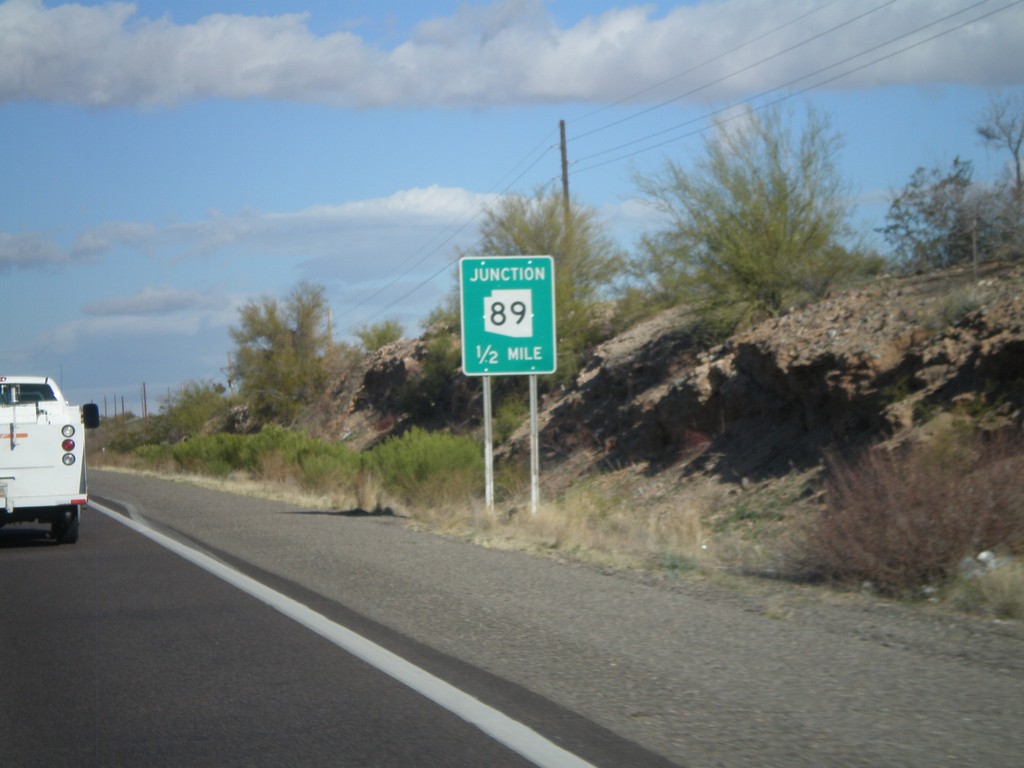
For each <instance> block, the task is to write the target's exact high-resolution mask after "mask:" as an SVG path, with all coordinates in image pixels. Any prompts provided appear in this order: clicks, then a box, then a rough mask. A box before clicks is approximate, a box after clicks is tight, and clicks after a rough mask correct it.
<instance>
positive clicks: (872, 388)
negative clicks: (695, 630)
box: [322, 265, 1024, 482]
mask: <svg viewBox="0 0 1024 768" xmlns="http://www.w3.org/2000/svg"><path fill="white" fill-rule="evenodd" d="M686 327H687V325H686V317H685V314H684V312H683V311H682V310H671V311H668V312H665V313H663V314H661V315H658V316H657V317H654V318H652V319H650V320H648V321H646V322H644V323H643V324H641V325H639V326H637V327H635V328H633V329H631V330H629V331H628V332H626V333H623V334H621V335H620V336H617V337H615V338H613V339H611V340H609V341H607V342H606V343H604V344H602V345H600V346H599V347H598V348H596V349H595V350H594V351H593V353H592V354H591V355H590V357H589V359H587V360H586V361H584V364H583V366H582V367H581V370H580V373H579V376H578V377H577V379H576V381H575V384H574V386H572V387H568V388H565V389H564V390H563V391H558V392H553V393H549V394H548V395H546V396H545V397H544V399H543V402H542V412H541V414H540V427H541V436H540V439H541V446H542V452H543V454H544V458H543V461H544V462H545V467H546V471H551V472H554V473H557V474H558V475H559V477H560V478H561V479H562V480H564V481H566V482H568V481H571V479H572V478H573V477H575V476H578V475H580V474H583V473H587V472H591V471H594V470H595V469H599V468H603V467H622V466H627V465H643V466H644V467H645V468H646V469H647V470H648V471H649V472H656V471H658V470H661V469H667V468H670V467H672V468H674V469H677V470H682V471H684V472H691V471H693V472H696V471H700V472H705V473H706V472H710V473H714V474H715V475H717V476H719V477H720V478H721V479H723V480H726V481H730V480H731V481H744V480H750V481H757V480H761V479H768V478H771V477H775V476H779V475H782V474H786V473H788V472H790V471H792V470H794V469H805V468H808V467H812V466H815V465H817V464H818V463H820V461H821V458H822V456H823V454H824V452H826V451H830V452H845V451H850V450H856V449H858V448H860V447H862V446H864V445H867V444H873V443H877V442H880V441H885V440H891V441H899V440H904V439H908V438H910V437H913V436H916V435H919V434H920V433H921V432H922V431H927V430H928V429H929V428H931V427H933V426H934V425H935V424H937V423H941V422H942V421H943V420H948V419H950V418H954V417H956V416H958V415H959V416H965V417H967V416H969V417H971V418H975V419H982V420H985V421H986V422H987V423H988V424H990V425H992V426H996V425H1000V424H1010V423H1016V424H1020V423H1021V422H1022V412H1024V268H1022V267H1021V266H1020V265H1017V266H1013V265H989V266H986V267H985V268H983V269H982V270H980V271H979V273H978V274H977V275H976V274H975V273H974V272H973V271H972V270H971V269H969V268H968V269H960V270H954V271H948V272H943V273H930V274H927V275H918V276H911V277H900V278H896V277H886V278H880V279H877V280H875V281H873V282H871V283H867V284H864V285H862V286H859V287H857V288H854V289H850V290H845V291H842V292H836V293H835V294H834V295H831V296H829V297H827V298H826V299H824V300H822V301H821V302H819V303H817V304H814V305H811V306H808V307H804V308H801V309H794V310H793V311H791V312H789V313H788V314H786V315H784V316H782V317H779V318H776V319H773V320H770V321H768V322H766V323H764V324H762V325H760V326H757V327H756V328H753V329H752V330H750V331H747V332H745V333H742V334H740V335H737V336H735V337H733V338H731V339H730V340H729V341H728V342H726V343H725V344H722V345H720V346H718V347H715V348H713V349H710V350H706V349H701V348H699V347H698V346H697V345H696V344H695V342H694V340H693V339H692V338H691V336H690V335H689V333H688V332H687V330H686ZM425 355H426V343H425V342H424V341H423V340H403V341H400V342H396V343H395V344H393V345H390V346H389V347H386V348H384V349H383V350H381V351H380V352H378V353H375V354H374V355H373V356H371V358H370V359H368V360H367V362H366V365H365V368H364V369H362V370H360V371H358V372H356V373H353V374H351V375H349V376H348V377H347V378H345V379H340V380H338V381H336V382H335V384H334V386H333V388H332V392H331V397H332V406H331V407H330V408H329V409H328V410H329V412H330V413H332V414H333V416H332V417H331V418H330V419H328V420H327V422H326V423H324V424H323V425H322V427H323V428H324V430H325V431H326V432H328V433H330V434H331V436H332V437H335V438H338V437H344V438H345V439H347V440H349V441H351V442H352V443H353V444H355V445H357V446H359V447H365V446H368V445H371V444H373V443H374V442H376V441H378V440H380V439H382V438H383V437H385V436H387V435H388V434H392V433H393V432H394V431H396V430H402V429H404V428H406V427H407V426H408V425H409V424H410V420H409V418H408V414H405V413H403V412H401V411H400V410H398V409H396V407H395V405H396V403H397V402H399V401H400V399H401V398H400V393H401V392H402V390H403V387H405V386H406V384H407V382H409V381H410V379H414V378H415V377H416V376H417V375H419V373H420V372H421V370H422V367H423V362H424V359H425ZM478 393H479V383H478V382H476V381H474V380H470V379H466V378H465V377H462V376H461V375H460V376H458V377H457V379H456V380H455V381H453V382H451V383H450V385H449V386H448V387H447V388H446V389H445V390H444V392H443V393H442V394H441V395H440V396H439V397H440V398H441V399H442V400H443V401H442V402H438V403H436V413H437V414H438V416H437V419H438V423H442V422H443V423H446V424H447V425H448V426H452V427H453V428H456V429H460V430H467V429H473V428H475V427H476V426H478V425H479V421H480V412H481V406H480V402H479V394H478ZM526 438H527V435H526V429H525V425H524V427H523V428H521V429H520V430H519V431H518V432H516V433H515V434H514V435H513V436H512V438H511V440H509V441H508V442H507V443H506V444H505V445H503V446H501V447H500V448H499V456H500V455H515V454H517V453H521V452H524V451H525V450H526V447H525V446H526Z"/></svg>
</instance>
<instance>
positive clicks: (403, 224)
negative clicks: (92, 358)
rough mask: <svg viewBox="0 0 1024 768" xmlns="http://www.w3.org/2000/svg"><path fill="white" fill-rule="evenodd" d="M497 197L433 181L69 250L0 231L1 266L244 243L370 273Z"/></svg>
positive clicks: (83, 237) (146, 231)
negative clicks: (329, 259)
mask: <svg viewBox="0 0 1024 768" xmlns="http://www.w3.org/2000/svg"><path fill="white" fill-rule="evenodd" d="M494 200H495V196H494V195H488V194H482V193H478V192H471V191H469V190H465V189H458V188H450V187H440V186H437V185H434V186H430V187H425V188H415V189H406V190H400V191H398V192H396V193H394V194H393V195H390V196H388V197H380V198H370V199H366V200H357V201H351V202H345V203H338V204H324V205H316V206H312V207H310V208H306V209H304V210H301V211H284V212H281V211H270V212H260V211H255V210H244V211H240V212H238V213H236V214H233V215H225V214H223V213H219V212H214V213H211V214H210V215H209V216H208V217H207V218H205V219H203V220H201V221H194V222H186V223H181V224H169V225H156V224H150V223H146V222H109V223H104V224H100V225H97V226H95V227H92V228H90V229H87V230H85V231H83V232H81V233H80V234H79V235H78V236H77V237H76V238H75V241H74V244H73V245H72V247H71V248H70V249H68V250H63V249H61V248H60V247H59V246H58V244H57V243H55V242H53V241H52V240H50V239H47V238H45V237H43V236H41V235H14V234H8V233H3V232H0V268H3V267H5V266H7V267H18V268H23V269H24V268H29V267H44V266H55V265H61V264H66V263H69V262H71V261H76V260H85V259H90V260H95V259H98V258H101V257H104V256H109V255H110V254H112V253H114V252H116V251H119V250H123V249H128V250H130V251H138V252H141V253H143V254H145V255H148V256H152V257H154V258H157V257H163V258H192V257H203V256H209V255H210V254H214V253H217V252H219V251H225V250H228V249H239V248H245V249H246V250H248V251H250V252H253V253H258V254H268V253H270V254H285V255H290V256H293V257H303V258H310V257H318V256H323V255H325V254H333V253H337V252H339V251H343V252H344V253H346V254H349V255H350V256H351V257H353V258H354V259H355V260H356V262H357V263H359V264H362V265H364V266H365V267H366V268H367V271H368V272H370V273H372V272H373V271H374V270H379V269H380V266H381V265H380V261H379V259H380V257H382V256H383V255H384V253H383V252H382V248H384V247H388V248H391V249H398V250H394V252H393V253H392V254H391V255H390V257H389V258H390V259H392V260H394V259H396V258H398V257H401V256H403V255H407V253H403V252H402V251H401V249H402V248H405V249H406V250H410V249H411V248H412V247H419V246H422V245H423V243H424V242H426V241H428V240H430V239H431V238H433V237H439V238H441V242H443V241H444V239H445V238H446V237H447V235H446V233H448V234H450V233H452V232H454V231H456V230H458V229H459V228H460V227H463V226H468V225H469V224H470V223H471V222H472V221H473V220H474V219H475V218H476V217H477V216H478V215H479V214H480V212H481V211H483V210H484V208H485V207H486V206H487V205H489V204H490V203H492V202H493V201H494ZM469 229H470V231H471V232H475V231H476V228H475V227H469Z"/></svg>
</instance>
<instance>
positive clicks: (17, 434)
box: [0, 376, 100, 544]
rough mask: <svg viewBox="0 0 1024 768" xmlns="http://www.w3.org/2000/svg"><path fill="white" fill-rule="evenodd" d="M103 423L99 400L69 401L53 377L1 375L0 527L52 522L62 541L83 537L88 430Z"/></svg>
mask: <svg viewBox="0 0 1024 768" xmlns="http://www.w3.org/2000/svg"><path fill="white" fill-rule="evenodd" d="M99 421H100V416H99V408H98V407H97V406H96V405H95V404H89V405H82V406H78V405H71V404H69V403H68V402H67V401H66V400H65V399H64V395H63V394H62V393H61V391H60V388H59V387H58V386H57V383H56V382H55V381H54V380H53V379H50V378H47V377H44V376H0V528H2V527H3V526H4V525H7V524H8V523H31V522H40V523H49V525H50V533H51V534H52V536H53V538H54V539H55V540H56V541H57V542H58V543H61V544H74V543H75V542H76V541H78V521H79V519H80V517H81V513H82V507H83V506H84V505H85V504H86V502H87V501H88V500H89V495H88V491H87V490H86V476H85V430H86V429H92V428H94V427H97V426H99Z"/></svg>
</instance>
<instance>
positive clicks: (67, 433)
mask: <svg viewBox="0 0 1024 768" xmlns="http://www.w3.org/2000/svg"><path fill="white" fill-rule="evenodd" d="M60 433H61V434H62V435H64V437H74V436H75V428H74V426H72V425H71V424H65V425H64V426H63V427H61V430H60Z"/></svg>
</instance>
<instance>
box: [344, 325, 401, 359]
mask: <svg viewBox="0 0 1024 768" xmlns="http://www.w3.org/2000/svg"><path fill="white" fill-rule="evenodd" d="M403 333H405V329H404V328H403V327H402V324H401V323H400V322H398V321H397V320H383V321H381V322H379V323H374V324H373V325H363V326H360V327H359V328H356V330H355V335H356V338H357V339H359V341H360V342H362V345H363V349H365V350H366V351H367V352H376V351H377V350H378V349H380V348H381V347H384V346H387V345H388V344H390V343H391V342H393V341H398V340H399V339H400V338H402V334H403Z"/></svg>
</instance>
